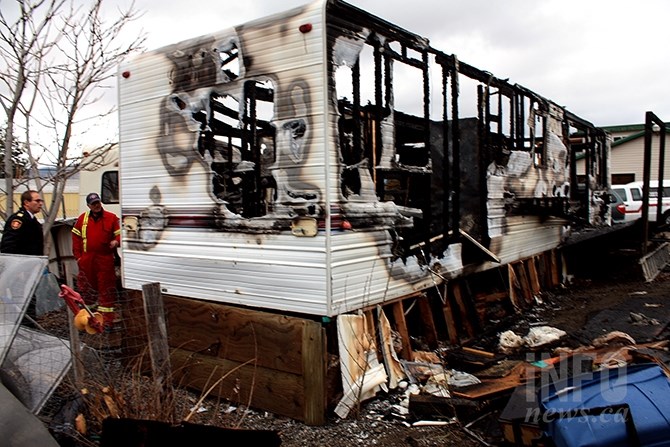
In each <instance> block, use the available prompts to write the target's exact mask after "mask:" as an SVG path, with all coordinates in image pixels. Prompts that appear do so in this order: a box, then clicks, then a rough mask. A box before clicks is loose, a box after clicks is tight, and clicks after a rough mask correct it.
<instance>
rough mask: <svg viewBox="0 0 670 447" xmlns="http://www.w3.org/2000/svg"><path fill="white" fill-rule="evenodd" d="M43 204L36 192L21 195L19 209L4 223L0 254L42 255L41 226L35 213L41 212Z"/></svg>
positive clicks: (31, 191) (42, 239)
mask: <svg viewBox="0 0 670 447" xmlns="http://www.w3.org/2000/svg"><path fill="white" fill-rule="evenodd" d="M43 204H44V201H43V200H42V199H41V198H40V194H39V193H38V192H37V191H33V190H28V191H26V192H24V193H23V194H21V208H19V210H18V211H17V212H16V213H14V214H12V215H11V216H9V219H7V222H6V223H5V229H4V230H3V232H2V241H0V252H2V253H13V254H16V255H33V256H42V255H43V254H44V236H43V235H42V224H41V223H40V222H39V221H38V220H37V213H39V212H40V211H42V205H43Z"/></svg>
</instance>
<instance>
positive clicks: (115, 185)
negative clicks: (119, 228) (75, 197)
mask: <svg viewBox="0 0 670 447" xmlns="http://www.w3.org/2000/svg"><path fill="white" fill-rule="evenodd" d="M85 157H91V158H95V159H94V160H85V162H86V164H87V167H86V168H84V169H82V170H81V172H80V174H79V212H80V213H83V212H84V211H87V210H88V207H87V206H86V196H87V195H88V194H89V193H91V192H97V193H98V194H100V199H101V201H102V206H103V207H104V208H105V209H106V210H107V211H111V212H112V213H114V214H116V215H117V216H119V217H121V205H120V204H119V148H118V146H117V145H114V146H112V147H111V148H109V149H108V150H106V151H105V152H104V153H102V154H97V155H95V154H91V155H85Z"/></svg>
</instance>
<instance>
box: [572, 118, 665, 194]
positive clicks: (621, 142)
mask: <svg viewBox="0 0 670 447" xmlns="http://www.w3.org/2000/svg"><path fill="white" fill-rule="evenodd" d="M666 126H667V124H666ZM644 127H645V126H644V124H628V125H621V126H609V127H603V128H602V129H603V130H605V131H607V132H609V133H610V135H611V136H612V145H611V154H610V173H611V177H612V184H613V185H622V184H626V183H630V182H634V181H642V180H644V173H643V163H644ZM659 137H660V132H659V131H658V130H655V131H654V136H653V138H652V150H651V179H653V180H656V179H658V162H659V155H660V139H659ZM665 148H666V151H665V159H664V163H663V164H664V167H663V172H664V177H665V178H670V153H669V152H668V151H669V150H670V137H668V135H666V140H665ZM577 169H578V172H580V173H581V172H584V161H583V159H582V160H579V162H578V164H577Z"/></svg>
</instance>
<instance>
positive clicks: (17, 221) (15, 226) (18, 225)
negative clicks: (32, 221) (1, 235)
mask: <svg viewBox="0 0 670 447" xmlns="http://www.w3.org/2000/svg"><path fill="white" fill-rule="evenodd" d="M10 225H11V227H12V230H18V229H19V228H21V225H23V222H21V219H14V220H13V221H12V223H11V224H10Z"/></svg>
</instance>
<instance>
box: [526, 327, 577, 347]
mask: <svg viewBox="0 0 670 447" xmlns="http://www.w3.org/2000/svg"><path fill="white" fill-rule="evenodd" d="M565 335H567V334H566V332H565V331H563V330H561V329H557V328H555V327H551V326H538V327H534V328H531V329H530V331H528V335H526V336H525V337H524V339H523V340H524V342H525V343H526V344H527V345H528V346H529V347H531V348H536V347H538V346H543V345H546V344H549V343H552V342H555V341H556V340H558V339H560V338H561V337H563V336H565Z"/></svg>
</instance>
